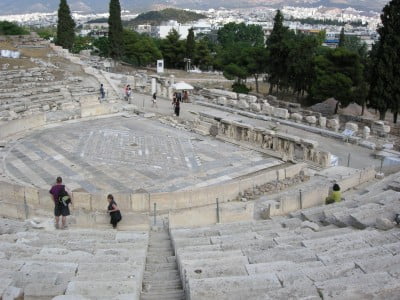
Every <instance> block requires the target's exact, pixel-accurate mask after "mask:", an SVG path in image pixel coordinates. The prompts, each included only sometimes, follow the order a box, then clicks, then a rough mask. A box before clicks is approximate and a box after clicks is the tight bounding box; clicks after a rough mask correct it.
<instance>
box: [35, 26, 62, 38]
mask: <svg viewBox="0 0 400 300" xmlns="http://www.w3.org/2000/svg"><path fill="white" fill-rule="evenodd" d="M33 30H34V31H35V32H36V33H37V34H38V35H39V36H40V37H41V38H42V39H45V40H51V39H54V38H55V37H56V34H57V28H54V27H40V28H38V27H35V28H34V29H33Z"/></svg>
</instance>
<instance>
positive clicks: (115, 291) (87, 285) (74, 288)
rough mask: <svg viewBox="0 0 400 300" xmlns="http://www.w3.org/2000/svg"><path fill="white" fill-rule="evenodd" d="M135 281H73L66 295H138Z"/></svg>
mask: <svg viewBox="0 0 400 300" xmlns="http://www.w3.org/2000/svg"><path fill="white" fill-rule="evenodd" d="M138 293H139V292H138V291H137V288H136V282H135V280H124V281H116V282H112V281H109V280H107V281H71V282H70V283H69V284H68V287H67V290H66V292H65V294H66V295H76V294H77V295H83V296H87V297H116V296H118V295H120V294H135V295H138Z"/></svg>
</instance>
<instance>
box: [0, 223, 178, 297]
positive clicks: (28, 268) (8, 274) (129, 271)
mask: <svg viewBox="0 0 400 300" xmlns="http://www.w3.org/2000/svg"><path fill="white" fill-rule="evenodd" d="M13 224H14V223H13V222H11V223H10V225H13ZM0 225H1V228H2V229H4V230H7V228H8V227H7V226H4V227H3V226H2V222H0ZM13 228H16V229H18V230H20V231H19V232H13V231H10V230H9V233H8V234H7V235H4V234H2V233H3V232H2V231H0V254H1V255H0V277H1V278H2V280H1V281H2V283H1V284H0V295H3V293H4V291H5V290H6V289H8V290H10V291H11V290H12V289H13V288H17V289H18V288H20V289H21V290H22V292H23V294H24V299H40V300H42V299H53V298H54V297H56V296H62V295H65V296H63V297H67V298H65V299H80V298H79V297H78V296H81V297H84V298H85V299H138V298H139V295H140V291H141V287H142V279H143V275H144V267H145V259H146V247H147V244H148V234H147V233H146V232H134V231H129V232H127V231H124V232H120V231H113V230H104V231H96V230H79V229H76V230H75V229H69V230H52V231H46V230H43V231H39V230H32V229H28V231H25V230H27V228H26V227H23V226H15V227H14V226H13ZM2 254H4V257H3V256H2ZM178 278H179V277H178ZM175 284H176V283H175ZM3 285H4V287H3ZM14 291H15V290H14ZM68 297H69V298H68ZM0 298H1V296H0ZM3 299H8V298H4V297H3ZM10 299H14V298H10ZM60 299H62V298H60ZM82 299H83V298H82Z"/></svg>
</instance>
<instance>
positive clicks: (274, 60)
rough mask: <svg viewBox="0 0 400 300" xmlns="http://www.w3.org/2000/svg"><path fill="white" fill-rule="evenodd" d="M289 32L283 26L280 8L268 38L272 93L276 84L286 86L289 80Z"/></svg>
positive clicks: (269, 77)
mask: <svg viewBox="0 0 400 300" xmlns="http://www.w3.org/2000/svg"><path fill="white" fill-rule="evenodd" d="M288 34H289V29H288V28H287V27H285V26H283V15H282V13H281V12H280V10H278V11H277V13H276V15H275V18H274V27H273V28H272V32H271V35H270V36H269V38H268V40H267V50H268V64H267V72H268V82H269V84H270V89H269V92H270V93H272V90H273V88H274V86H276V87H277V88H278V89H279V88H281V87H283V86H285V85H286V84H287V81H288V80H287V77H288V64H287V62H288V56H289V51H290V49H289V47H288Z"/></svg>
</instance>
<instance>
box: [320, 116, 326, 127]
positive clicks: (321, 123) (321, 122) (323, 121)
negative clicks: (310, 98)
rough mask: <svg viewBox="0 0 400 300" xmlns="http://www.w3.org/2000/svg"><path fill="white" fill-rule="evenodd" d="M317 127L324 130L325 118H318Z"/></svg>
mask: <svg viewBox="0 0 400 300" xmlns="http://www.w3.org/2000/svg"><path fill="white" fill-rule="evenodd" d="M319 126H320V127H321V128H325V127H326V117H319Z"/></svg>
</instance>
